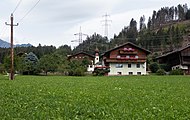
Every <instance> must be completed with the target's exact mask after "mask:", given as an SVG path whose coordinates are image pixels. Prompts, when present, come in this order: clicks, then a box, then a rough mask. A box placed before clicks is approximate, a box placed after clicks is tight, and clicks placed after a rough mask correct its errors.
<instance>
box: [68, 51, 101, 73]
mask: <svg viewBox="0 0 190 120" xmlns="http://www.w3.org/2000/svg"><path fill="white" fill-rule="evenodd" d="M68 59H69V60H70V61H72V60H81V61H82V60H84V59H87V60H89V61H91V64H90V65H88V68H87V71H88V72H93V71H94V68H95V66H96V64H97V63H98V62H99V51H98V49H96V50H95V55H91V54H88V53H86V52H79V53H77V54H74V55H71V56H69V57H68Z"/></svg>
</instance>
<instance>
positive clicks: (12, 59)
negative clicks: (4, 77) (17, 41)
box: [5, 13, 18, 80]
mask: <svg viewBox="0 0 190 120" xmlns="http://www.w3.org/2000/svg"><path fill="white" fill-rule="evenodd" d="M13 20H14V19H13V13H12V14H11V24H7V22H5V24H6V25H9V26H11V71H10V72H11V73H10V74H11V75H10V80H14V48H13V26H18V23H17V24H16V25H14V24H13Z"/></svg>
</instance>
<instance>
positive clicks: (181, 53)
mask: <svg viewBox="0 0 190 120" xmlns="http://www.w3.org/2000/svg"><path fill="white" fill-rule="evenodd" d="M156 60H157V61H158V62H159V63H160V64H167V65H169V66H170V67H173V66H177V65H181V66H185V67H186V68H185V69H183V70H184V73H185V74H190V45H188V46H186V47H184V48H181V49H178V50H175V51H173V52H169V53H167V54H164V55H162V56H160V57H157V58H156Z"/></svg>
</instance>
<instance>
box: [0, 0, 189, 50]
mask: <svg viewBox="0 0 190 120" xmlns="http://www.w3.org/2000/svg"><path fill="white" fill-rule="evenodd" d="M37 1H38V0H22V3H21V4H20V6H19V8H18V9H17V11H16V12H15V13H14V17H15V20H14V22H15V23H16V22H19V21H20V19H21V18H22V17H23V16H24V15H25V14H26V12H27V11H28V10H29V9H30V8H31V7H32V6H33V5H34V4H35V3H36V2H37ZM18 2H19V0H1V3H0V38H1V39H3V40H6V41H9V35H10V30H9V27H8V26H5V25H4V23H5V22H6V21H7V20H8V22H10V20H9V19H10V18H9V17H10V14H11V12H12V11H13V10H14V8H15V7H16V5H17V3H18ZM185 3H187V4H188V6H189V3H190V2H189V0H41V1H40V3H39V4H38V5H37V6H36V8H35V9H34V10H33V11H32V12H31V13H30V14H29V15H28V16H26V18H25V19H24V20H23V21H21V23H19V24H20V25H19V26H18V27H15V34H14V37H15V38H14V40H15V42H14V43H15V44H18V43H19V44H20V43H31V44H33V45H35V46H37V45H38V44H39V43H41V44H42V45H55V46H57V47H58V46H61V45H64V44H68V45H72V46H76V45H77V43H71V42H70V41H71V40H75V39H78V38H77V36H74V33H78V32H79V28H80V26H81V27H82V32H83V33H86V34H88V35H92V34H93V33H94V32H96V33H99V34H102V35H103V33H104V32H103V30H104V29H103V27H102V23H101V20H103V18H102V15H104V14H105V13H108V14H109V15H111V17H110V20H112V23H111V26H110V28H109V37H110V38H111V37H113V35H114V33H115V34H118V33H119V32H120V31H121V29H122V28H123V27H124V26H127V25H128V24H129V21H130V20H131V18H134V19H135V20H136V21H137V22H139V19H140V16H142V15H145V17H146V19H148V17H149V16H150V15H151V14H152V11H153V10H158V9H159V8H161V7H165V6H169V7H170V6H177V5H178V4H185Z"/></svg>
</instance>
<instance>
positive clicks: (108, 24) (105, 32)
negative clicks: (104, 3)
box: [102, 13, 112, 37]
mask: <svg viewBox="0 0 190 120" xmlns="http://www.w3.org/2000/svg"><path fill="white" fill-rule="evenodd" d="M102 17H103V19H104V20H102V22H103V26H104V36H105V37H108V29H109V26H110V25H111V22H112V21H111V20H109V18H110V15H108V14H107V13H106V14H105V15H103V16H102Z"/></svg>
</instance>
